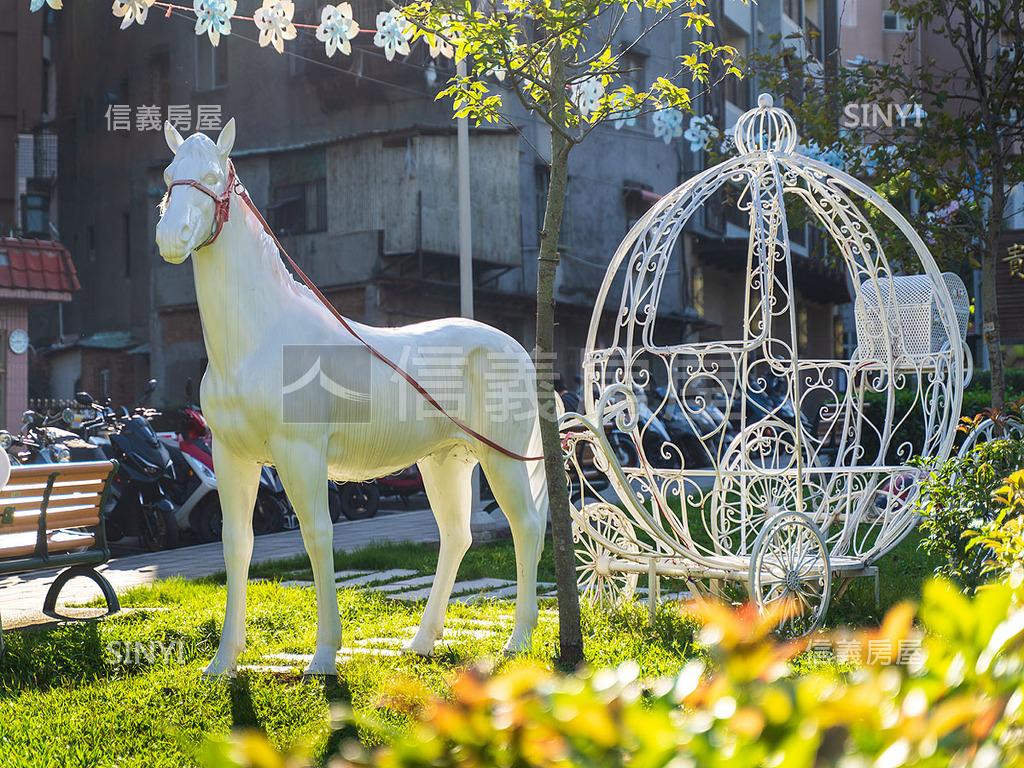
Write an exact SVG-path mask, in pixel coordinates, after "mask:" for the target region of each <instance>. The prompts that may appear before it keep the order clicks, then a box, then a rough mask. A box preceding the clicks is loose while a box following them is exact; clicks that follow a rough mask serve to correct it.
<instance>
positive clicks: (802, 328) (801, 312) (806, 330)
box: [796, 307, 811, 352]
mask: <svg viewBox="0 0 1024 768" xmlns="http://www.w3.org/2000/svg"><path fill="white" fill-rule="evenodd" d="M796 334H797V351H798V352H806V351H807V345H808V344H810V341H811V320H810V317H809V315H808V313H807V307H799V308H798V309H797V312H796Z"/></svg>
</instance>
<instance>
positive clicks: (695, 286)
mask: <svg viewBox="0 0 1024 768" xmlns="http://www.w3.org/2000/svg"><path fill="white" fill-rule="evenodd" d="M690 304H691V305H692V306H693V311H694V312H696V313H697V316H698V317H704V271H703V270H702V269H701V268H700V267H694V268H693V273H692V274H691V275H690Z"/></svg>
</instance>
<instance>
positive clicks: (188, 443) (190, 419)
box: [168, 379, 290, 541]
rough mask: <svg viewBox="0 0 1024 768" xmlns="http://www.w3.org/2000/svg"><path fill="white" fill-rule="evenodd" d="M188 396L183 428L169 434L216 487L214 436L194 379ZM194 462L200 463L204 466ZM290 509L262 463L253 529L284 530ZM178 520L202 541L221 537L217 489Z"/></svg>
mask: <svg viewBox="0 0 1024 768" xmlns="http://www.w3.org/2000/svg"><path fill="white" fill-rule="evenodd" d="M185 397H186V399H187V402H188V405H186V406H185V408H184V409H182V412H181V416H182V425H181V432H179V433H178V434H176V435H173V434H172V435H169V436H168V437H169V438H171V439H173V440H174V441H175V442H176V446H177V448H178V449H179V450H180V451H181V453H182V454H183V456H182V460H183V461H185V462H187V463H188V464H190V465H193V471H195V472H196V473H197V474H198V473H200V472H201V473H203V474H204V475H206V476H208V478H209V480H210V481H212V483H213V488H214V490H216V482H217V481H216V471H215V469H214V465H213V445H212V439H211V437H210V431H209V429H208V428H207V426H206V419H205V418H204V417H203V413H202V410H201V409H200V407H199V405H198V404H196V403H194V392H193V389H192V380H191V379H189V380H188V381H186V382H185ZM172 456H173V452H172ZM195 465H199V466H201V467H202V469H201V470H200V469H199V468H198V467H197V466H195ZM289 512H290V507H289V505H288V498H287V496H285V493H284V488H283V487H282V486H281V481H280V479H279V478H278V477H277V473H276V472H274V470H273V469H272V468H271V467H263V469H262V471H261V472H260V487H259V490H258V491H257V493H256V507H255V510H254V511H253V523H252V526H253V533H255V534H256V535H257V536H260V535H263V534H265V533H276V532H278V531H281V530H284V528H285V522H286V516H287V514H288V513H289ZM178 520H179V523H180V524H182V525H183V526H184V527H187V528H190V529H191V530H193V531H194V532H195V533H196V535H197V536H199V538H200V539H201V540H202V541H219V540H220V538H221V534H222V530H223V527H224V518H223V514H222V512H221V508H220V498H219V496H218V495H217V494H216V493H209V494H207V495H205V496H204V497H202V498H201V499H199V500H197V503H196V504H195V505H194V506H192V507H190V509H189V512H188V517H187V518H185V517H184V515H183V514H182V513H181V512H180V511H179V514H178Z"/></svg>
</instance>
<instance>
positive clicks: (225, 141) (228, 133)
mask: <svg viewBox="0 0 1024 768" xmlns="http://www.w3.org/2000/svg"><path fill="white" fill-rule="evenodd" d="M233 146H235V118H233V117H232V118H231V119H230V120H228V124H227V125H225V126H224V127H223V128H222V129H221V132H220V136H218V137H217V150H218V151H219V152H220V156H221V157H227V156H228V155H230V154H231V148H232V147H233Z"/></svg>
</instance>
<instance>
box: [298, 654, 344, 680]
mask: <svg viewBox="0 0 1024 768" xmlns="http://www.w3.org/2000/svg"><path fill="white" fill-rule="evenodd" d="M302 676H303V677H337V676H338V662H337V659H336V657H335V653H334V652H333V651H331V652H330V653H319V652H318V653H314V654H313V658H312V659H310V661H309V666H308V667H306V669H305V671H304V672H303V673H302Z"/></svg>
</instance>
